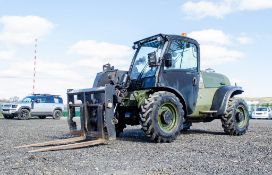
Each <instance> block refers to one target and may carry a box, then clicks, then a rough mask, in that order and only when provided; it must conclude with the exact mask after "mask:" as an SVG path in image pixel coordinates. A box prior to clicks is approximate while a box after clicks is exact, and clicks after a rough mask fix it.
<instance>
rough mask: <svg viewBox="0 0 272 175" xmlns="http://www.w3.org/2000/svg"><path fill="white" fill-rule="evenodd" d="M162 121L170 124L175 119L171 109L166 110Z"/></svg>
mask: <svg viewBox="0 0 272 175" xmlns="http://www.w3.org/2000/svg"><path fill="white" fill-rule="evenodd" d="M162 121H163V123H165V124H167V125H169V124H170V123H171V122H172V121H173V114H172V113H171V112H170V111H165V112H164V113H163V115H162Z"/></svg>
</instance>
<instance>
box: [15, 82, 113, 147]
mask: <svg viewBox="0 0 272 175" xmlns="http://www.w3.org/2000/svg"><path fill="white" fill-rule="evenodd" d="M114 96H115V88H114V86H113V85H110V84H107V85H105V86H104V87H98V88H89V89H80V90H71V89H69V90H67V97H68V98H67V99H68V102H67V103H68V104H67V110H68V118H67V121H68V125H69V129H70V132H71V134H74V135H80V136H79V137H73V138H68V139H59V140H53V141H48V142H43V143H35V144H30V145H23V146H19V147H16V148H27V147H42V148H39V149H35V150H31V151H29V152H45V151H56V150H67V149H76V148H84V147H89V146H95V145H101V144H106V143H107V140H114V139H116V131H115V124H114V119H115V118H114V106H115V102H114ZM76 109H77V110H79V112H80V119H79V122H80V129H79V130H77V121H75V120H76V118H75V120H74V117H76V112H75V111H76Z"/></svg>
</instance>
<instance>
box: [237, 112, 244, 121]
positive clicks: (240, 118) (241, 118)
mask: <svg viewBox="0 0 272 175" xmlns="http://www.w3.org/2000/svg"><path fill="white" fill-rule="evenodd" d="M244 119H245V116H244V115H243V113H242V112H239V113H238V114H237V115H236V120H237V121H238V122H241V121H243V120H244Z"/></svg>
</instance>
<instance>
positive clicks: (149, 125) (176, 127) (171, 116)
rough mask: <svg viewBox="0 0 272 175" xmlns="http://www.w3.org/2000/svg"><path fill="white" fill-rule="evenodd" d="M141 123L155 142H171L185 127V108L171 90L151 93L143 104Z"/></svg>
mask: <svg viewBox="0 0 272 175" xmlns="http://www.w3.org/2000/svg"><path fill="white" fill-rule="evenodd" d="M141 108H142V111H141V114H140V118H141V120H140V123H141V125H142V130H143V131H144V132H145V134H146V135H147V136H148V137H149V138H151V140H153V141H155V142H171V141H173V140H175V139H176V137H177V135H178V134H179V133H180V131H181V129H182V127H183V121H184V110H183V106H182V104H181V103H180V101H179V99H178V98H177V97H176V96H175V95H174V94H173V93H170V92H166V91H159V92H155V93H154V94H150V95H149V97H148V99H147V100H145V103H144V104H143V105H142V107H141Z"/></svg>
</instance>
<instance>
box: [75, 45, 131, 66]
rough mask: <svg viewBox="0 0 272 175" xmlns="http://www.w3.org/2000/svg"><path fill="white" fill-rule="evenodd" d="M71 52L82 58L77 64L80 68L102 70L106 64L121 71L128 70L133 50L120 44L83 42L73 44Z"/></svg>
mask: <svg viewBox="0 0 272 175" xmlns="http://www.w3.org/2000/svg"><path fill="white" fill-rule="evenodd" d="M70 52H71V53H75V54H78V55H79V56H80V57H81V58H80V60H79V61H78V62H77V64H78V65H79V66H87V67H90V68H92V69H96V70H97V68H98V69H99V70H101V68H102V65H104V64H106V63H111V64H112V65H115V66H116V67H118V68H121V69H128V66H129V63H130V61H131V59H132V53H133V50H132V49H131V48H130V47H128V46H124V45H120V44H112V43H107V42H97V41H95V40H82V41H79V42H77V43H75V44H73V45H72V46H71V48H70Z"/></svg>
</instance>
